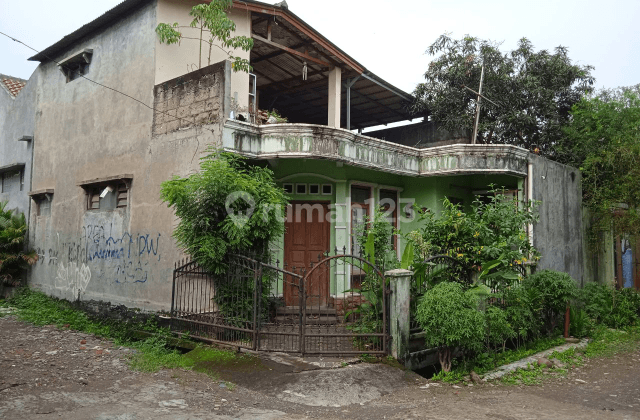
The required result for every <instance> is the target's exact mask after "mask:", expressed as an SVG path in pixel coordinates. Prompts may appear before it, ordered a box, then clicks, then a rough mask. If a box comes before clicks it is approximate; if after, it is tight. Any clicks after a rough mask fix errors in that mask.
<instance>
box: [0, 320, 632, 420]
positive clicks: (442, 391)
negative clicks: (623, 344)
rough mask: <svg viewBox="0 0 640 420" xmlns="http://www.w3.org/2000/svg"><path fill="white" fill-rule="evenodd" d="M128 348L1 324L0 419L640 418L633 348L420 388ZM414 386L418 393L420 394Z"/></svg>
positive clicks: (342, 373)
mask: <svg viewBox="0 0 640 420" xmlns="http://www.w3.org/2000/svg"><path fill="white" fill-rule="evenodd" d="M130 352H131V350H130V349H127V348H121V347H117V346H113V345H112V344H111V343H109V342H106V341H101V340H99V339H97V338H95V337H92V336H88V335H86V334H83V333H78V332H73V331H67V330H60V329H57V328H55V327H35V326H32V325H28V324H24V323H21V322H18V321H16V320H15V318H13V317H4V318H0V418H4V419H70V420H79V419H98V420H116V419H117V420H138V419H154V420H164V419H179V420H180V419H185V420H186V419H194V420H195V419H304V418H322V419H385V418H386V419H405V418H416V419H417V418H424V419H504V420H506V419H534V418H535V419H640V392H639V389H640V351H636V352H634V353H632V354H625V355H622V356H618V357H615V358H612V359H603V360H598V361H594V362H590V363H589V364H587V365H585V366H583V367H581V368H579V369H578V370H573V371H572V373H571V374H570V376H569V377H568V378H562V379H558V380H556V381H555V382H546V383H545V385H543V386H530V387H514V386H502V385H492V384H484V385H481V386H464V387H453V386H451V385H433V384H431V385H429V387H428V388H425V387H424V386H425V384H426V381H425V380H424V379H423V378H421V377H419V376H417V375H415V374H414V373H412V372H404V371H402V370H399V369H395V368H392V367H389V366H386V365H383V364H356V365H350V366H348V367H343V368H338V369H314V368H310V367H309V366H308V365H307V366H306V367H305V368H302V369H301V368H300V366H297V365H292V364H287V363H286V362H285V363H277V362H274V361H272V360H265V361H258V362H256V364H254V365H252V367H251V368H250V369H245V370H232V369H220V371H219V372H218V373H217V375H218V376H217V379H215V380H214V379H212V378H211V377H209V376H207V375H205V374H201V373H196V372H190V371H178V370H165V371H160V372H157V373H139V372H134V371H131V370H130V369H129V368H128V366H127V362H126V355H127V354H129V353H130ZM421 387H422V388H421Z"/></svg>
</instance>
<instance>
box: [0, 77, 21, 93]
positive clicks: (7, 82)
mask: <svg viewBox="0 0 640 420" xmlns="http://www.w3.org/2000/svg"><path fill="white" fill-rule="evenodd" d="M26 84H27V81H26V80H24V79H19V78H17V77H12V76H6V75H4V74H0V86H2V87H3V88H4V89H5V90H6V91H7V93H9V95H11V97H12V98H15V97H16V96H18V93H20V91H21V90H22V88H23V87H24V86H25V85H26Z"/></svg>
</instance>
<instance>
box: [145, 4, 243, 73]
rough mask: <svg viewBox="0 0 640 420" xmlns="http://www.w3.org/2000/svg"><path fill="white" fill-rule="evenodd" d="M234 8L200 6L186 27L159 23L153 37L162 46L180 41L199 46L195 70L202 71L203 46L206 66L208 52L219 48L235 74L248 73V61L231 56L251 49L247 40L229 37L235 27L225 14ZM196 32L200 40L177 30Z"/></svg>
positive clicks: (193, 9) (228, 5)
mask: <svg viewBox="0 0 640 420" xmlns="http://www.w3.org/2000/svg"><path fill="white" fill-rule="evenodd" d="M232 5H233V2H232V0H212V1H211V2H210V3H208V4H207V3H202V4H197V5H195V6H193V8H192V9H191V11H190V12H189V16H192V17H193V20H192V21H191V24H190V25H189V26H186V27H185V26H180V25H179V24H178V22H175V23H172V24H169V23H160V24H158V26H157V27H156V33H157V34H158V36H159V38H160V42H161V43H163V44H164V43H166V44H169V45H171V44H178V43H180V41H182V40H183V39H193V40H196V41H199V42H200V50H199V55H198V68H201V67H202V44H203V43H205V44H207V45H209V56H208V59H207V65H210V64H211V51H212V49H213V47H214V46H215V47H216V48H219V49H220V50H222V51H223V52H224V53H225V54H227V55H228V56H229V58H230V59H232V63H233V64H232V67H233V70H234V71H244V72H249V71H251V65H250V64H249V60H248V59H246V58H242V57H237V56H234V51H235V50H237V49H241V50H243V51H249V50H251V48H253V39H252V38H251V37H246V36H231V34H233V33H234V32H235V30H236V24H235V22H234V21H233V20H231V19H229V17H228V16H227V10H229V8H230V7H231V6H232ZM189 27H190V28H196V29H199V30H200V37H199V38H193V37H188V36H185V35H184V34H183V33H182V32H181V31H180V28H189Z"/></svg>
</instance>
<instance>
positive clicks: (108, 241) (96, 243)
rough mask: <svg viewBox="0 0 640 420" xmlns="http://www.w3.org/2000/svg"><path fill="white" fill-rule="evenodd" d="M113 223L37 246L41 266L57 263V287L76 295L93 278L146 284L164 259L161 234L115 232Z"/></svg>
mask: <svg viewBox="0 0 640 420" xmlns="http://www.w3.org/2000/svg"><path fill="white" fill-rule="evenodd" d="M114 230H116V229H114V226H113V224H107V225H101V224H87V225H85V226H83V227H82V230H81V234H80V235H79V237H78V238H75V239H74V240H70V241H63V240H61V239H60V235H57V240H56V243H55V244H54V245H53V246H52V247H51V248H48V249H44V248H36V251H37V253H38V256H39V258H38V264H39V265H47V266H49V265H51V266H56V267H57V268H56V278H55V286H56V288H58V289H60V290H62V291H69V292H72V293H73V295H74V296H78V294H79V293H83V292H84V291H85V290H86V288H87V286H88V284H89V282H90V281H91V279H92V278H93V279H99V280H100V281H101V282H105V281H106V282H112V283H116V284H126V283H146V282H147V281H148V280H149V279H150V278H151V269H152V266H153V264H154V263H155V262H158V261H160V260H161V258H162V256H161V253H160V238H161V234H160V233H155V234H149V233H137V234H133V233H130V232H126V231H125V232H124V233H122V234H120V233H117V232H114Z"/></svg>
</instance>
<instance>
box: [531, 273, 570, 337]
mask: <svg viewBox="0 0 640 420" xmlns="http://www.w3.org/2000/svg"><path fill="white" fill-rule="evenodd" d="M523 287H524V288H525V289H527V290H529V293H530V294H531V296H532V297H533V299H532V302H531V304H533V307H534V308H539V309H540V316H541V318H542V321H543V325H544V327H545V329H546V332H547V333H548V334H549V335H551V334H552V333H553V331H554V330H555V328H556V326H558V325H561V324H562V320H563V319H564V314H565V312H566V310H567V302H568V301H570V300H572V299H574V298H575V297H576V296H577V295H578V286H577V284H576V282H575V280H573V279H572V278H571V276H569V275H568V274H567V273H561V272H559V271H553V270H542V271H538V272H536V273H534V274H532V275H530V276H528V277H527V278H525V279H524V282H523Z"/></svg>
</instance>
